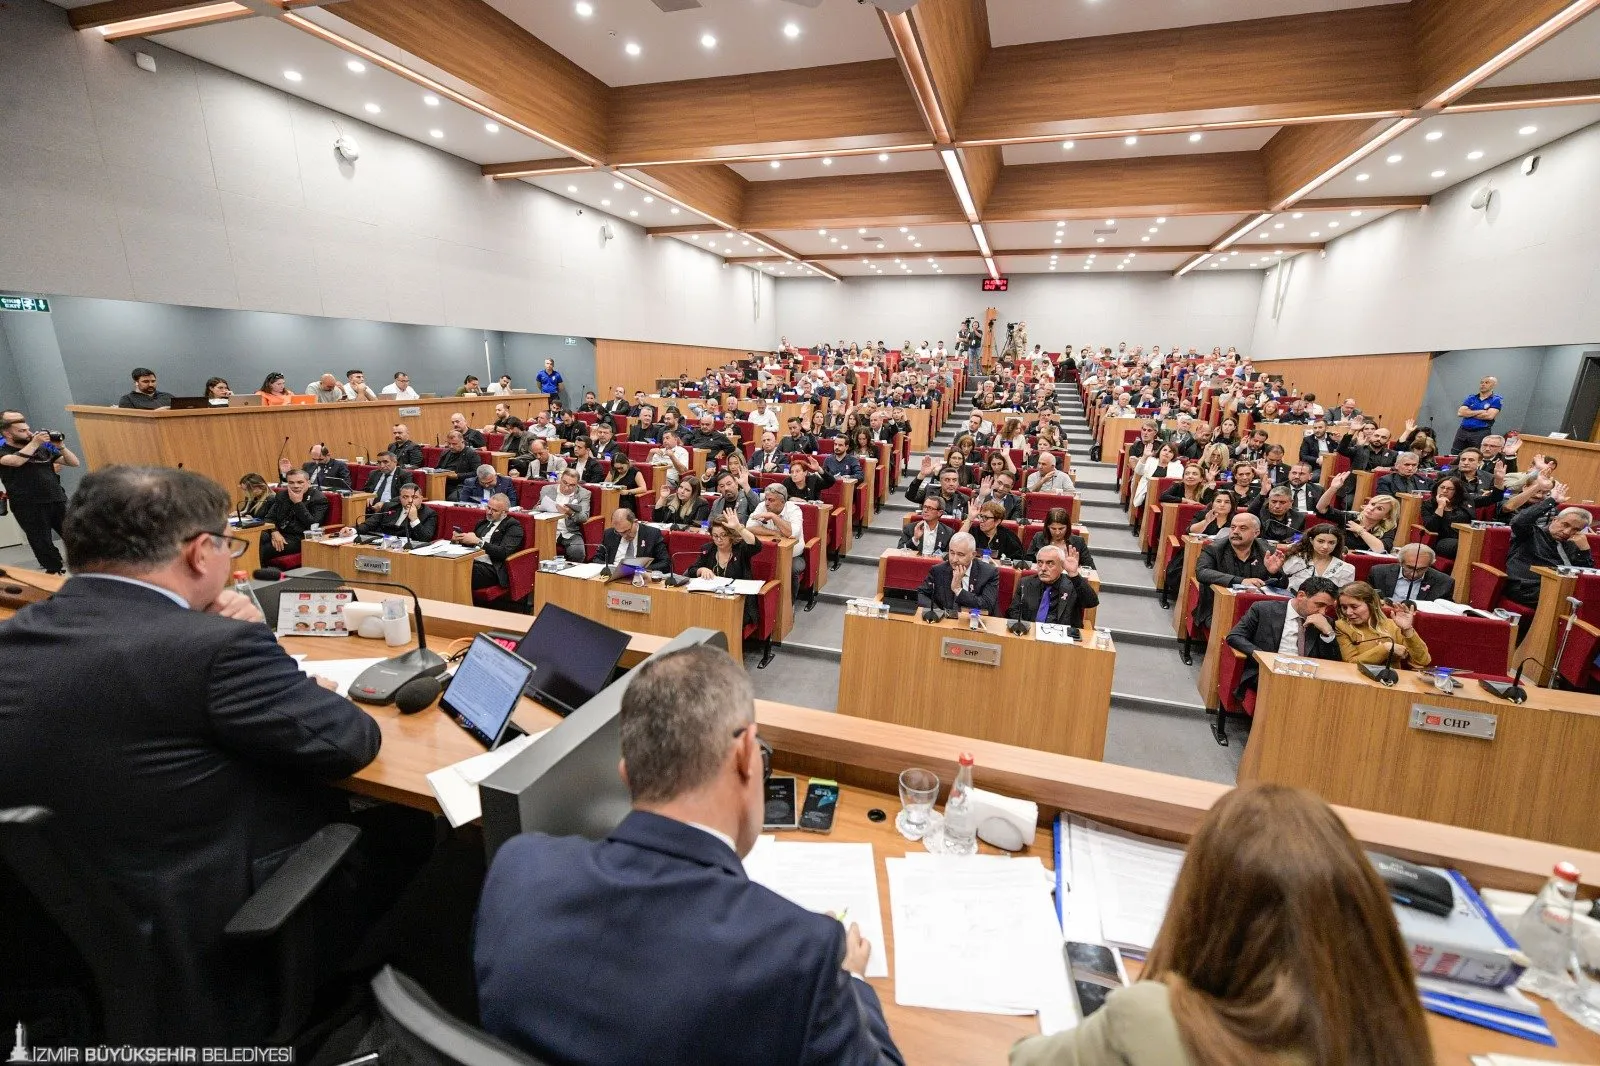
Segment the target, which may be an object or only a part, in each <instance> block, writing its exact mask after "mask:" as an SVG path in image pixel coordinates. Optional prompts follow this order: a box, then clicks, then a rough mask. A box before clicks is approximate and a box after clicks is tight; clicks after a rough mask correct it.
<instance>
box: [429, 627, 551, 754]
mask: <svg viewBox="0 0 1600 1066" xmlns="http://www.w3.org/2000/svg"><path fill="white" fill-rule="evenodd" d="M532 672H533V668H532V667H531V666H529V665H528V664H527V663H525V662H523V661H522V660H521V659H519V658H517V657H516V656H515V655H513V654H512V653H511V652H509V651H506V650H505V649H504V648H502V647H500V646H499V645H498V644H496V643H495V642H494V641H492V640H490V639H489V638H488V637H484V636H479V637H476V638H474V639H473V641H472V647H471V648H469V649H468V650H467V655H466V658H464V659H462V660H461V665H460V666H458V667H456V672H455V677H454V678H452V679H451V681H450V688H449V689H448V690H446V692H445V694H444V699H443V700H442V701H441V705H442V706H443V707H444V709H445V710H446V711H447V712H448V713H449V714H450V716H451V717H452V718H454V719H455V720H456V721H457V722H459V723H460V724H461V727H462V728H463V729H465V730H466V731H467V732H469V733H471V734H472V735H473V736H475V737H477V738H478V740H479V741H480V742H481V743H482V744H483V745H484V747H488V748H492V747H494V746H495V745H496V744H498V743H499V742H500V738H501V736H502V735H503V734H504V733H505V728H506V723H507V722H509V721H510V720H511V712H512V711H513V710H515V709H516V706H517V700H519V699H521V698H522V688H523V686H524V685H526V684H527V683H528V675H529V674H530V673H532Z"/></svg>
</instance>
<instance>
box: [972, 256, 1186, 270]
mask: <svg viewBox="0 0 1600 1066" xmlns="http://www.w3.org/2000/svg"><path fill="white" fill-rule="evenodd" d="M1189 258H1190V257H1189V256H1187V255H1140V254H1139V253H1138V252H1134V253H1133V254H1131V255H1130V254H1128V253H1126V252H1104V253H1101V254H1098V255H1096V256H1094V257H1093V258H1091V257H1089V256H1083V255H1063V256H1058V257H1055V258H1052V257H1050V256H1045V255H1004V254H1002V255H1000V256H999V258H998V259H997V262H998V264H999V266H1000V273H1002V274H1086V273H1092V274H1117V273H1134V272H1138V271H1149V272H1155V271H1172V270H1176V269H1178V268H1179V267H1180V266H1182V265H1183V264H1184V263H1186V262H1188V261H1189ZM1051 267H1055V269H1054V270H1051V269H1050V268H1051ZM1086 267H1087V268H1088V269H1087V270H1086V269H1085V268H1086Z"/></svg>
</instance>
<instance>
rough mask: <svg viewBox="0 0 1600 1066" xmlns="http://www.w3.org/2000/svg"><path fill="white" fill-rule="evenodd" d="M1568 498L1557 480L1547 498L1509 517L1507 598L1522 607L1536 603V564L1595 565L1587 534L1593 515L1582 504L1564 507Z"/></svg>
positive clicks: (1537, 588)
mask: <svg viewBox="0 0 1600 1066" xmlns="http://www.w3.org/2000/svg"><path fill="white" fill-rule="evenodd" d="M1567 499H1568V495H1567V486H1566V485H1564V484H1562V483H1561V482H1559V481H1558V482H1556V483H1555V484H1554V485H1553V486H1552V487H1551V489H1550V495H1549V498H1548V499H1546V500H1545V501H1544V502H1543V503H1538V504H1534V505H1532V506H1530V507H1524V508H1523V509H1522V510H1520V511H1518V512H1517V513H1516V516H1515V517H1514V518H1512V519H1511V551H1510V553H1509V554H1508V555H1507V557H1506V592H1505V595H1506V599H1508V600H1511V601H1512V602H1514V603H1520V604H1522V605H1523V606H1525V607H1537V606H1539V575H1538V574H1535V573H1534V572H1533V568H1534V567H1536V566H1549V567H1555V566H1584V567H1592V566H1594V556H1593V555H1591V554H1590V552H1589V536H1588V530H1589V525H1590V523H1591V522H1592V520H1593V516H1592V515H1590V513H1589V512H1588V511H1587V510H1586V509H1584V508H1582V507H1568V506H1566V502H1567Z"/></svg>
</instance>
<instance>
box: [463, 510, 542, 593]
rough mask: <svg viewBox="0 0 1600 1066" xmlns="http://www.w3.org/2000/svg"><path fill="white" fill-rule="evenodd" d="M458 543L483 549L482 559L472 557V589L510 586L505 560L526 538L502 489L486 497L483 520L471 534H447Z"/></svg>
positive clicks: (517, 550) (518, 549)
mask: <svg viewBox="0 0 1600 1066" xmlns="http://www.w3.org/2000/svg"><path fill="white" fill-rule="evenodd" d="M450 539H451V540H452V541H454V542H455V543H457V544H466V545H468V546H470V547H473V548H482V549H483V554H484V558H482V559H474V560H472V587H473V588H475V589H486V588H493V587H495V586H496V585H498V586H499V587H501V588H510V587H511V575H510V573H509V572H508V571H507V570H506V560H507V559H509V558H511V557H512V556H513V555H515V554H517V553H518V552H519V551H521V550H522V548H523V543H524V541H525V540H526V539H527V538H526V537H525V536H524V534H523V531H522V523H521V522H518V521H517V520H516V519H515V518H512V517H511V498H510V497H509V496H507V495H506V494H505V493H503V492H497V493H495V494H494V495H493V496H490V497H489V504H488V511H487V513H486V514H485V515H484V516H483V521H481V522H479V523H478V524H477V525H476V526H474V527H473V529H472V532H471V533H465V532H460V531H457V532H455V533H452V534H451V535H450Z"/></svg>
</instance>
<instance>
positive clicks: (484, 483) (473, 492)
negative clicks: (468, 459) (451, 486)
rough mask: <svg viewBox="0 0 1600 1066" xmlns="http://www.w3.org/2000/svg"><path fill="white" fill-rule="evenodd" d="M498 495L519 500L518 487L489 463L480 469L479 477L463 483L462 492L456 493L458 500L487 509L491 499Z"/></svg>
mask: <svg viewBox="0 0 1600 1066" xmlns="http://www.w3.org/2000/svg"><path fill="white" fill-rule="evenodd" d="M496 493H501V494H503V495H504V496H505V497H506V498H507V499H511V500H514V499H516V498H517V486H516V485H515V484H514V483H513V482H512V480H511V479H510V478H508V477H506V476H505V475H504V474H501V473H498V472H497V471H496V470H495V468H494V467H492V466H490V465H489V464H488V463H484V464H483V465H482V466H480V467H478V476H477V477H475V478H473V479H472V480H471V481H464V482H462V483H461V491H460V492H458V493H456V500H457V502H459V503H465V504H470V505H472V506H475V507H487V506H488V505H489V498H490V497H491V496H494V495H495V494H496Z"/></svg>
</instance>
